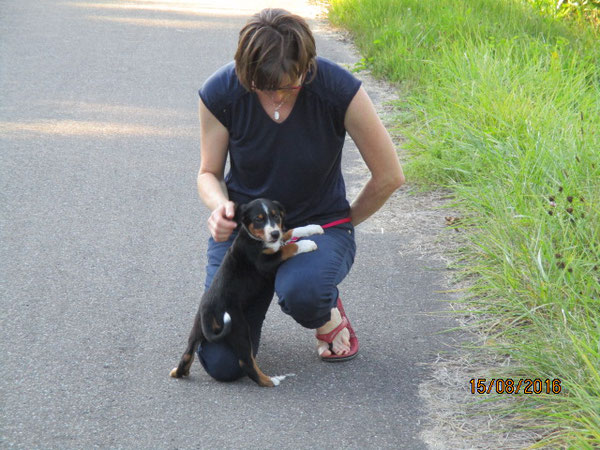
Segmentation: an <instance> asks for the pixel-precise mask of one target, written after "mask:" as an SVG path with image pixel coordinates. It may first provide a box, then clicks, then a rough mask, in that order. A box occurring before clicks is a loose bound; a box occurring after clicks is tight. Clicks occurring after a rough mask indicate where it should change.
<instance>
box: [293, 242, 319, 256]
mask: <svg viewBox="0 0 600 450" xmlns="http://www.w3.org/2000/svg"><path fill="white" fill-rule="evenodd" d="M296 245H297V246H298V252H297V253H296V254H299V253H308V252H314V251H315V250H316V249H317V248H318V247H317V244H316V243H315V241H309V240H305V241H298V242H296Z"/></svg>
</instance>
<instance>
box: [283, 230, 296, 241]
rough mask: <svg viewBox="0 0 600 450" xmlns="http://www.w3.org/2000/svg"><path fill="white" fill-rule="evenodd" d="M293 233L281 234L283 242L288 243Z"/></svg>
mask: <svg viewBox="0 0 600 450" xmlns="http://www.w3.org/2000/svg"><path fill="white" fill-rule="evenodd" d="M293 233H294V230H287V231H286V232H285V233H283V241H284V242H286V241H289V240H290V239H291V238H292V234H293Z"/></svg>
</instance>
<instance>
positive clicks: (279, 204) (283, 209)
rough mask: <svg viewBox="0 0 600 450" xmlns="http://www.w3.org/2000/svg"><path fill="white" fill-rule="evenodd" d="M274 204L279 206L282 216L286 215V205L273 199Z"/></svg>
mask: <svg viewBox="0 0 600 450" xmlns="http://www.w3.org/2000/svg"><path fill="white" fill-rule="evenodd" d="M273 204H274V205H275V206H277V208H278V209H279V212H280V213H281V216H282V217H283V216H285V208H284V206H283V205H282V204H281V203H279V202H278V201H277V200H273Z"/></svg>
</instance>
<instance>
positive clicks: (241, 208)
mask: <svg viewBox="0 0 600 450" xmlns="http://www.w3.org/2000/svg"><path fill="white" fill-rule="evenodd" d="M245 212H246V205H245V204H244V205H238V204H237V203H235V215H234V216H233V220H234V222H236V223H237V224H238V225H239V224H241V223H242V218H243V217H244V213H245Z"/></svg>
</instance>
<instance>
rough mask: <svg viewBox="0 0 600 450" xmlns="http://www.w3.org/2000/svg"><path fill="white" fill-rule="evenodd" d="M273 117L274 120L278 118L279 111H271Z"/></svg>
mask: <svg viewBox="0 0 600 450" xmlns="http://www.w3.org/2000/svg"><path fill="white" fill-rule="evenodd" d="M273 119H275V120H279V111H275V112H274V113H273Z"/></svg>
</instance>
